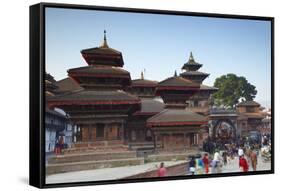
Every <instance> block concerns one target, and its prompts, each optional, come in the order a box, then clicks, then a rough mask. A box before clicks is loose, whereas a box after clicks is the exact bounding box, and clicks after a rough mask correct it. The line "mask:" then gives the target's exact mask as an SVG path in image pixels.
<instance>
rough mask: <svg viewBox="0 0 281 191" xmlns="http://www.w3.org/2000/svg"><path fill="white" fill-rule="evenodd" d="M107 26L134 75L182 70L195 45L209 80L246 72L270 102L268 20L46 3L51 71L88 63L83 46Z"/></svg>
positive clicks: (59, 75) (96, 40)
mask: <svg viewBox="0 0 281 191" xmlns="http://www.w3.org/2000/svg"><path fill="white" fill-rule="evenodd" d="M104 29H105V30H106V31H107V41H108V44H109V46H110V47H111V48H114V49H116V50H119V51H121V52H122V54H123V59H124V62H125V65H124V69H126V70H128V71H129V72H130V73H131V77H132V79H135V78H140V73H141V71H142V70H144V69H145V71H146V72H145V78H146V79H150V80H157V81H161V80H164V79H166V78H167V77H170V76H172V75H173V74H174V72H175V70H177V72H178V73H180V72H181V67H182V65H183V64H184V63H185V62H186V61H187V60H188V57H189V53H190V51H192V52H193V55H194V58H195V60H196V61H197V62H199V63H201V64H203V67H202V68H201V69H200V71H202V72H206V73H210V76H209V77H208V78H207V79H206V80H205V81H204V84H206V85H211V86H212V85H213V84H214V81H215V79H216V78H217V77H220V76H221V75H224V74H227V73H235V74H236V75H238V76H245V77H246V78H247V80H248V81H249V82H250V83H251V84H253V85H255V86H256V88H257V91H258V94H257V96H256V99H255V100H256V101H258V102H260V103H261V104H262V105H265V106H269V105H270V100H271V88H270V86H271V84H270V77H271V66H270V65H271V44H270V41H271V26H270V22H269V21H253V20H241V19H222V18H208V17H191V16H173V15H155V14H140V13H124V12H108V11H93V10H77V9H58V8H47V10H46V71H47V72H48V73H50V74H52V75H53V76H54V77H55V79H56V80H60V79H63V78H65V77H67V69H70V68H75V67H81V66H86V65H87V64H86V62H85V61H84V59H83V58H82V56H81V54H80V51H81V50H82V49H85V48H92V47H97V46H100V44H101V42H102V39H103V30H104Z"/></svg>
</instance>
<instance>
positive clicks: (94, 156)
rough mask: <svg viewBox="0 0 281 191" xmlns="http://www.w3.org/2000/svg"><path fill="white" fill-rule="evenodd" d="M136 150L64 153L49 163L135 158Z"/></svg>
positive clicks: (52, 158) (51, 159)
mask: <svg viewBox="0 0 281 191" xmlns="http://www.w3.org/2000/svg"><path fill="white" fill-rule="evenodd" d="M135 157H136V151H122V152H120V151H118V152H116V151H114V152H89V153H74V154H63V155H57V156H54V157H51V158H49V159H48V163H49V164H58V163H68V162H83V161H99V160H112V159H127V158H135Z"/></svg>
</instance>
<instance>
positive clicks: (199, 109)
mask: <svg viewBox="0 0 281 191" xmlns="http://www.w3.org/2000/svg"><path fill="white" fill-rule="evenodd" d="M201 67H202V64H200V63H198V62H196V61H195V59H194V57H193V54H192V52H191V53H190V56H189V60H188V61H187V62H186V63H185V64H184V65H183V67H182V70H184V72H183V73H181V74H180V76H181V77H183V78H185V79H188V80H191V81H193V82H196V83H198V84H200V88H199V90H198V91H197V92H196V93H195V94H194V95H193V96H191V97H190V98H189V100H187V102H186V103H187V107H188V108H189V109H190V110H192V111H194V112H196V113H199V114H203V115H208V112H209V105H210V96H211V94H213V93H215V92H216V91H217V90H218V89H217V88H215V87H210V86H206V85H203V84H202V82H203V81H204V80H205V79H206V78H207V77H208V76H209V74H208V73H204V72H200V71H198V70H199V69H200V68H201Z"/></svg>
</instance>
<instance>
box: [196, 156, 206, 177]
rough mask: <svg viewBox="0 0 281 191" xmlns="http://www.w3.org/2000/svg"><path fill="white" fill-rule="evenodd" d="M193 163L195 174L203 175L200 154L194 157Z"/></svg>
mask: <svg viewBox="0 0 281 191" xmlns="http://www.w3.org/2000/svg"><path fill="white" fill-rule="evenodd" d="M195 161H196V172H197V174H203V172H204V163H203V160H202V156H201V154H199V155H198V156H197V157H196V160H195Z"/></svg>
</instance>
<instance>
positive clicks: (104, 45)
mask: <svg viewBox="0 0 281 191" xmlns="http://www.w3.org/2000/svg"><path fill="white" fill-rule="evenodd" d="M100 47H101V48H109V46H108V44H107V40H106V30H104V31H103V43H102V45H101V46H100Z"/></svg>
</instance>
